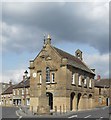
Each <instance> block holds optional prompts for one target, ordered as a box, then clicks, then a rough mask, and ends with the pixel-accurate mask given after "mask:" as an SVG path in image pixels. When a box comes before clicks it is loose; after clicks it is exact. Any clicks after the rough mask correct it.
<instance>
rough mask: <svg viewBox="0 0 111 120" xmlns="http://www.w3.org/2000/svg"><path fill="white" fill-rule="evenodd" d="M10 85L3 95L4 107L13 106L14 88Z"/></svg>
mask: <svg viewBox="0 0 111 120" xmlns="http://www.w3.org/2000/svg"><path fill="white" fill-rule="evenodd" d="M14 86H15V85H12V83H10V86H9V87H8V88H7V89H6V90H5V91H4V92H3V93H2V94H1V100H2V103H1V105H2V106H13V87H14Z"/></svg>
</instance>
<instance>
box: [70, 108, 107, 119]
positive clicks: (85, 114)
mask: <svg viewBox="0 0 111 120" xmlns="http://www.w3.org/2000/svg"><path fill="white" fill-rule="evenodd" d="M68 118H69V119H70V118H96V119H103V118H109V107H103V108H97V109H94V110H89V111H80V112H77V113H74V114H71V115H68Z"/></svg>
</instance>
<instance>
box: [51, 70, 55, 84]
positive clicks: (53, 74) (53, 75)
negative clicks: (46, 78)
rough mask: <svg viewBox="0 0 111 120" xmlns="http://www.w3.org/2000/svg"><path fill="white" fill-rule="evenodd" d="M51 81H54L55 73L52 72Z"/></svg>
mask: <svg viewBox="0 0 111 120" xmlns="http://www.w3.org/2000/svg"><path fill="white" fill-rule="evenodd" d="M52 83H55V73H54V72H53V73H52Z"/></svg>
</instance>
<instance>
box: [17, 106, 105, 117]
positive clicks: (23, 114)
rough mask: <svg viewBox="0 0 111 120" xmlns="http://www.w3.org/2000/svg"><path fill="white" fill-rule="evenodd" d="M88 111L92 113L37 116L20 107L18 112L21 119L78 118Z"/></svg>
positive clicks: (72, 112) (79, 112) (77, 112)
mask: <svg viewBox="0 0 111 120" xmlns="http://www.w3.org/2000/svg"><path fill="white" fill-rule="evenodd" d="M106 108H107V106H105V107H102V109H106ZM99 109H101V108H100V107H98V108H94V109H93V110H99ZM86 111H91V110H90V109H89V110H82V111H75V112H74V111H70V112H67V113H61V114H60V113H52V114H53V115H37V114H33V113H32V112H31V111H30V110H29V108H28V107H25V106H19V110H17V111H16V114H17V116H19V118H67V117H68V116H69V117H68V118H71V117H72V118H74V117H77V114H81V113H83V114H84V112H86ZM86 117H90V116H86Z"/></svg>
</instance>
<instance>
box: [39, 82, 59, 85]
mask: <svg viewBox="0 0 111 120" xmlns="http://www.w3.org/2000/svg"><path fill="white" fill-rule="evenodd" d="M41 84H42V83H38V84H37V85H41ZM48 84H57V82H46V85H48Z"/></svg>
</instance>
